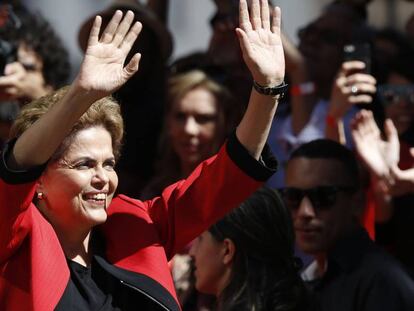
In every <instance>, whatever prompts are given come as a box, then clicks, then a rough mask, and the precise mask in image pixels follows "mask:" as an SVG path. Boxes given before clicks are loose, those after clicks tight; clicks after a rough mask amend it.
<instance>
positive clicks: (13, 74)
mask: <svg viewBox="0 0 414 311" xmlns="http://www.w3.org/2000/svg"><path fill="white" fill-rule="evenodd" d="M51 90H52V88H51V87H50V86H48V85H46V82H45V79H44V78H43V74H42V70H41V69H40V68H36V69H33V70H26V69H25V67H24V66H23V65H22V64H21V63H19V62H14V63H10V64H7V66H6V69H5V72H4V75H3V76H1V77H0V100H14V99H21V100H27V99H28V100H33V99H36V98H39V97H42V96H43V95H46V94H47V93H48V92H50V91H51Z"/></svg>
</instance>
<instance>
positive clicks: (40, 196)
mask: <svg viewBox="0 0 414 311" xmlns="http://www.w3.org/2000/svg"><path fill="white" fill-rule="evenodd" d="M44 198H45V195H44V194H43V192H38V193H37V199H38V200H39V201H40V200H43V199H44Z"/></svg>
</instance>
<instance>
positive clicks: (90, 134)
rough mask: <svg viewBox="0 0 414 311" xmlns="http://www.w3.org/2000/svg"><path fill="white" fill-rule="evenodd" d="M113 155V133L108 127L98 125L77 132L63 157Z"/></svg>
mask: <svg viewBox="0 0 414 311" xmlns="http://www.w3.org/2000/svg"><path fill="white" fill-rule="evenodd" d="M112 156H113V150H112V138H111V135H110V134H109V132H108V131H107V130H106V129H104V128H103V127H100V126H98V127H90V128H87V129H83V130H80V131H79V132H77V133H76V134H75V136H74V137H73V140H72V142H71V144H70V145H69V147H68V148H67V150H66V152H65V153H64V154H63V156H62V158H65V159H71V158H77V157H90V158H100V157H112Z"/></svg>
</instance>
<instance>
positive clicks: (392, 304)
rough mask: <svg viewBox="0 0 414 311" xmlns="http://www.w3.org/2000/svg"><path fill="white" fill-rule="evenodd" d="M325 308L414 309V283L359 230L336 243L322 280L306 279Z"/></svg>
mask: <svg viewBox="0 0 414 311" xmlns="http://www.w3.org/2000/svg"><path fill="white" fill-rule="evenodd" d="M306 284H307V286H308V287H309V288H310V289H311V290H312V291H313V293H314V294H315V298H316V300H317V302H318V304H319V307H320V309H321V310H323V311H332V310H335V311H374V310H375V311H382V310H383V311H390V310H393V311H410V310H411V311H412V310H414V283H413V281H412V280H411V279H410V277H409V276H408V274H407V273H406V272H405V271H404V270H403V269H402V267H401V266H400V265H399V264H398V263H397V261H396V260H394V259H393V258H392V257H391V256H389V255H388V254H386V253H385V252H383V251H382V250H381V249H380V248H379V247H377V246H376V245H375V244H374V242H372V241H371V240H370V239H369V237H368V234H367V233H366V232H365V231H364V230H363V229H360V230H358V231H357V232H354V233H353V234H351V235H349V236H348V237H346V238H344V239H342V240H340V241H338V242H337V244H336V246H335V247H334V249H333V250H332V251H331V252H330V253H329V255H328V269H327V271H326V273H325V275H324V276H323V277H322V279H319V280H314V281H310V282H306Z"/></svg>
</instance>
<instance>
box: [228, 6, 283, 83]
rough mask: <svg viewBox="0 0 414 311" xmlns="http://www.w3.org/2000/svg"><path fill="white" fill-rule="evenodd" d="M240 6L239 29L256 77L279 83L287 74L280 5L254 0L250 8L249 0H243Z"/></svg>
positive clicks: (237, 30) (250, 68) (240, 40)
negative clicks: (281, 33) (272, 6)
mask: <svg viewBox="0 0 414 311" xmlns="http://www.w3.org/2000/svg"><path fill="white" fill-rule="evenodd" d="M239 7H240V12H239V16H240V17H239V19H240V20H239V23H240V25H239V28H236V33H237V35H238V37H239V42H240V47H241V49H242V52H243V59H244V61H245V63H246V65H247V67H248V68H249V70H250V72H251V74H252V76H253V79H254V80H255V81H256V82H257V83H258V84H260V85H263V86H276V85H279V84H280V83H282V82H283V79H284V76H285V59H284V53H283V46H282V39H281V35H280V20H281V12H280V8H279V7H275V8H271V9H269V5H268V1H267V0H252V1H251V7H250V10H249V9H248V6H247V2H246V0H240V6H239ZM249 11H250V12H249ZM270 11H271V12H270ZM270 13H271V14H270Z"/></svg>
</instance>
